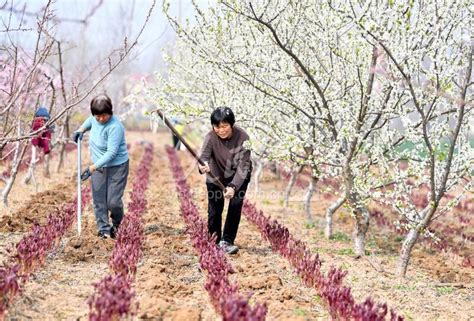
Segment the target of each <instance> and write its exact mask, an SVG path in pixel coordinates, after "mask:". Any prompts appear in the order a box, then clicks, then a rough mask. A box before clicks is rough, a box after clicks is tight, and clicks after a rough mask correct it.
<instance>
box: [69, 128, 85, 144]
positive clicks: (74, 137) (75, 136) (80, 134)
mask: <svg viewBox="0 0 474 321" xmlns="http://www.w3.org/2000/svg"><path fill="white" fill-rule="evenodd" d="M82 137H84V133H83V132H82V131H80V130H76V131H75V132H74V133H73V134H72V140H73V141H74V142H75V143H76V144H77V142H78V141H79V140H82Z"/></svg>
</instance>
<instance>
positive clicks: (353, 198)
mask: <svg viewBox="0 0 474 321" xmlns="http://www.w3.org/2000/svg"><path fill="white" fill-rule="evenodd" d="M343 173H344V188H345V191H346V192H345V196H346V200H347V203H348V204H349V206H350V207H351V210H352V215H353V217H354V232H353V242H354V244H353V246H354V253H355V257H356V258H360V257H362V256H364V255H365V236H366V234H367V230H368V229H369V219H370V216H369V211H368V210H367V208H366V207H365V205H364V204H362V202H361V199H360V195H359V194H358V193H357V191H356V190H355V188H354V175H353V174H352V170H351V167H350V163H349V162H347V163H346V165H345V166H344V171H343Z"/></svg>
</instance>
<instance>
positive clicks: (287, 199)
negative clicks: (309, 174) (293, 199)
mask: <svg viewBox="0 0 474 321" xmlns="http://www.w3.org/2000/svg"><path fill="white" fill-rule="evenodd" d="M297 178H298V173H297V172H296V171H291V174H290V180H289V181H288V185H287V186H286V190H285V202H284V203H285V207H288V205H289V202H290V194H291V190H292V189H293V186H294V185H295V182H296V179H297Z"/></svg>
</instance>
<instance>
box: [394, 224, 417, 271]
mask: <svg viewBox="0 0 474 321" xmlns="http://www.w3.org/2000/svg"><path fill="white" fill-rule="evenodd" d="M419 236H420V232H419V230H418V227H417V228H414V229H411V230H410V231H409V232H408V234H407V236H406V238H405V241H403V245H402V249H401V250H400V257H399V258H398V266H397V273H398V275H399V276H401V277H405V275H406V273H407V268H408V263H409V262H410V258H411V251H412V250H413V247H414V246H415V244H416V241H417V240H418V237H419Z"/></svg>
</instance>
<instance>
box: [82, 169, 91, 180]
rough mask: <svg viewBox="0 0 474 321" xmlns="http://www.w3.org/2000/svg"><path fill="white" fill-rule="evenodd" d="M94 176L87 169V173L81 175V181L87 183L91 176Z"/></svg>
mask: <svg viewBox="0 0 474 321" xmlns="http://www.w3.org/2000/svg"><path fill="white" fill-rule="evenodd" d="M91 175H92V173H91V171H90V169H89V168H87V169H86V170H85V171H83V172H82V174H81V180H82V181H85V180H87V179H88V178H89V177H90V176H91Z"/></svg>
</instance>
